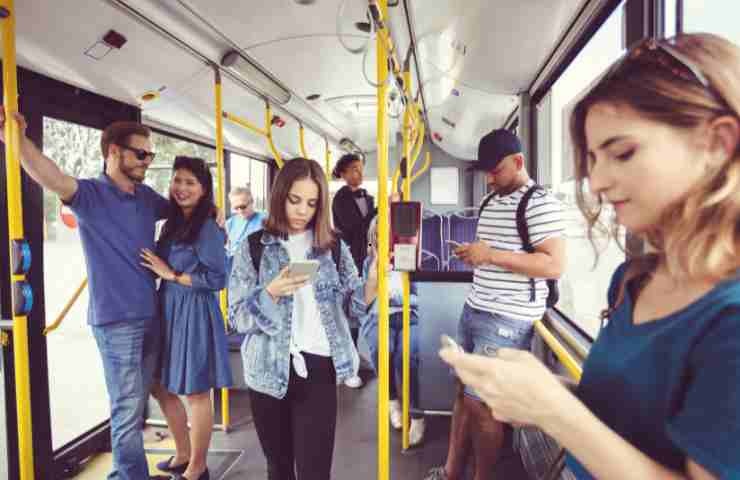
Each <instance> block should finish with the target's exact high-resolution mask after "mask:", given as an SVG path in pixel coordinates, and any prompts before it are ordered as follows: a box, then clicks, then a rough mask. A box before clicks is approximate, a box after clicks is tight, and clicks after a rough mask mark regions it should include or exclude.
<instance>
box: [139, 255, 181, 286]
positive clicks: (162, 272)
mask: <svg viewBox="0 0 740 480" xmlns="http://www.w3.org/2000/svg"><path fill="white" fill-rule="evenodd" d="M141 258H142V259H143V260H144V261H143V262H141V264H142V265H143V266H145V267H146V268H148V269H149V270H151V271H152V272H154V273H156V274H157V275H158V276H159V277H161V278H163V279H165V280H171V279H172V278H174V276H175V272H173V271H172V269H171V268H170V266H169V265H167V263H166V262H165V261H164V260H162V259H161V258H159V257H158V256H157V255H155V254H154V252H152V251H151V250H149V249H148V248H143V249H142V250H141Z"/></svg>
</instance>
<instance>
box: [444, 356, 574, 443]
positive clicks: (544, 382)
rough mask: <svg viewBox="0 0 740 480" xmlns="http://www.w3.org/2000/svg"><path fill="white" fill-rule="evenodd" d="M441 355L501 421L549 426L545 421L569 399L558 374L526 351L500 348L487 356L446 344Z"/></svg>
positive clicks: (552, 416) (542, 426) (553, 416)
mask: <svg viewBox="0 0 740 480" xmlns="http://www.w3.org/2000/svg"><path fill="white" fill-rule="evenodd" d="M439 355H440V356H441V357H442V359H443V360H444V361H445V362H447V363H448V364H450V365H451V366H452V367H453V368H454V369H455V371H456V372H457V375H458V376H459V377H460V380H461V381H462V382H463V383H464V384H466V385H468V386H470V387H472V388H474V389H475V391H476V392H477V393H478V395H479V396H480V397H481V398H482V399H483V401H485V402H486V404H487V405H488V407H489V408H490V409H491V413H492V414H493V416H494V418H496V419H497V420H499V421H502V422H507V423H512V422H513V423H517V424H526V425H531V424H534V425H538V426H540V427H541V428H543V429H545V430H546V428H545V427H544V425H545V424H546V423H547V422H549V421H551V420H552V419H554V418H555V417H556V416H557V414H558V412H559V411H560V410H559V409H560V408H562V407H563V405H564V404H565V403H566V402H564V401H563V399H564V397H563V395H569V393H568V392H567V390H566V389H565V387H563V385H562V384H561V383H560V382H559V381H558V380H557V378H556V377H555V375H553V374H552V373H550V371H549V370H548V369H547V367H545V366H544V365H543V364H542V362H540V361H539V360H537V358H535V357H534V355H532V354H531V353H529V352H526V351H522V350H515V349H511V348H501V349H499V350H498V351H497V355H496V356H495V357H484V356H481V355H473V354H468V353H462V352H457V351H454V350H453V349H451V348H443V349H442V350H440V352H439Z"/></svg>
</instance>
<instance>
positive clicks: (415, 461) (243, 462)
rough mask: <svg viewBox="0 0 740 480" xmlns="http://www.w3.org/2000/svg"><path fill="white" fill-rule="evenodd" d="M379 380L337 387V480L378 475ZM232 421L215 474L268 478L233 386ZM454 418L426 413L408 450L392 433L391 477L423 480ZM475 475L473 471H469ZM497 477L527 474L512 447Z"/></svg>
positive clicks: (163, 447) (92, 472) (215, 445)
mask: <svg viewBox="0 0 740 480" xmlns="http://www.w3.org/2000/svg"><path fill="white" fill-rule="evenodd" d="M376 386H377V382H376V381H375V379H374V378H372V379H368V381H367V383H366V385H365V387H363V388H362V389H359V390H352V389H349V388H346V387H340V388H339V389H338V398H339V415H338V419H337V433H336V441H335V449H334V463H333V468H332V478H334V479H337V480H345V479H352V480H375V479H376V478H377V470H376V464H377V430H376V429H377V427H376V424H377V420H376V415H375V412H376V404H377V401H376V398H377V397H376V395H377V388H376ZM231 416H232V423H233V424H235V425H236V427H235V428H233V430H231V431H230V432H229V433H224V432H222V431H215V432H214V435H213V440H212V442H211V453H210V454H209V457H208V464H209V469H210V471H211V474H212V475H211V478H212V479H215V480H217V479H224V480H228V479H265V478H267V473H266V467H265V461H264V457H263V456H262V451H261V449H260V445H259V440H258V439H257V433H256V432H255V430H254V425H253V424H252V422H251V415H250V409H249V400H248V397H247V394H246V392H244V391H232V394H231ZM449 427H450V417H445V416H432V417H427V429H426V435H425V441H424V443H423V444H422V445H421V446H420V447H417V448H414V449H412V450H410V451H408V452H406V453H402V452H401V436H400V434H399V433H398V432H392V433H391V462H390V478H392V479H394V480H395V479H403V480H421V479H422V478H423V477H424V474H425V473H426V472H427V471H428V470H429V469H430V468H432V467H434V466H437V465H439V464H441V463H442V462H443V461H444V459H445V457H446V455H447V442H448V434H449ZM163 434H166V431H165V430H164V429H158V428H153V427H150V428H148V429H147V432H146V439H147V451H148V452H149V454H148V457H149V461H150V465H152V470H151V471H152V473H154V472H156V469H155V468H154V467H153V466H154V464H156V463H157V462H159V461H161V460H164V459H167V458H169V456H170V455H171V454H172V451H173V450H172V449H173V443H172V439H171V438H164V439H159V438H158V436H162V435H163ZM110 461H111V457H110V454H106V455H99V456H98V457H96V458H94V459H92V460H91V461H90V462H88V464H87V465H85V466H84V468H83V470H82V471H81V472H80V473H79V474H78V475H77V476H76V477H74V478H75V479H78V480H88V479H90V480H92V479H95V480H99V479H101V478H105V475H106V474H107V472H108V469H109V468H110ZM471 478H472V476H471ZM494 478H501V479H504V478H505V479H525V478H527V477H526V474H525V473H524V470H523V468H522V465H521V461H520V460H519V456H518V455H517V454H515V453H514V452H513V451H511V450H510V449H507V450H506V451H505V452H503V454H502V456H501V461H500V462H499V464H498V465H497V467H496V471H495V475H494Z"/></svg>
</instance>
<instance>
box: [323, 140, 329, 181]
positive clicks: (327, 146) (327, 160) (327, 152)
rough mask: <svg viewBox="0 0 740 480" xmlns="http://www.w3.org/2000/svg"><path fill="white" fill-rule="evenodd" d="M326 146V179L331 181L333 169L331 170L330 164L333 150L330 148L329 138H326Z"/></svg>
mask: <svg viewBox="0 0 740 480" xmlns="http://www.w3.org/2000/svg"><path fill="white" fill-rule="evenodd" d="M324 148H325V149H326V155H325V156H324V170H326V181H327V182H330V181H331V171H330V170H329V164H330V161H331V150H329V140H327V139H326V138H325V139H324Z"/></svg>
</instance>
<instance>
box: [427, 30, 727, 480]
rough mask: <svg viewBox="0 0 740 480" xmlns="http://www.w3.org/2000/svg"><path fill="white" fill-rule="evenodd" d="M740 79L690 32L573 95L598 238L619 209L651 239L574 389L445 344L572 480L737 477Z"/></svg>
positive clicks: (718, 42)
mask: <svg viewBox="0 0 740 480" xmlns="http://www.w3.org/2000/svg"><path fill="white" fill-rule="evenodd" d="M739 88H740V48H738V47H737V46H735V45H734V44H732V43H730V42H728V41H726V40H724V39H722V38H720V37H717V36H714V35H709V34H691V35H681V36H679V37H677V38H674V39H671V40H663V41H660V42H656V41H654V40H649V41H645V42H642V43H641V44H639V45H637V46H636V47H634V48H633V49H631V50H630V52H628V53H627V55H625V57H624V58H623V59H621V60H620V61H618V62H617V63H616V64H615V65H614V66H612V67H611V68H610V69H609V70H608V71H607V72H606V74H605V75H604V76H602V77H601V79H600V80H599V81H598V82H597V83H596V85H595V86H594V87H593V88H592V89H591V91H590V92H588V93H587V94H586V95H585V96H584V97H583V98H582V99H581V100H580V101H579V102H578V103H577V104H576V105H575V107H574V110H573V114H572V118H571V137H572V140H573V145H574V152H575V157H576V180H577V188H576V196H577V199H578V203H579V207H580V208H581V210H582V211H583V212H584V215H585V216H586V218H587V220H588V222H589V225H590V228H589V236H590V235H591V229H592V227H593V226H594V224H595V223H596V222H597V221H598V220H599V216H600V215H599V214H600V213H601V210H602V206H603V203H610V204H611V205H612V206H613V208H614V211H615V213H616V222H617V224H619V225H621V226H624V227H625V228H626V229H627V230H629V231H630V232H631V233H632V234H634V235H636V236H639V237H641V238H643V239H644V240H645V241H646V242H647V243H649V245H650V247H651V248H649V249H648V251H649V252H650V253H648V254H639V253H638V254H636V255H633V256H632V258H631V260H630V261H629V262H627V263H626V264H624V265H622V266H621V267H620V268H619V269H618V270H617V271H616V272H615V274H614V276H613V278H612V283H611V287H610V289H609V292H608V301H609V308H608V309H607V310H606V311H605V312H604V315H603V317H604V319H605V320H608V323H607V324H606V326H605V327H604V328H603V329H602V331H601V332H600V334H599V336H598V338H597V339H596V342H595V343H594V345H593V346H592V348H591V351H590V353H589V357H588V359H587V360H586V362H585V364H584V368H583V375H582V378H581V382H580V384H579V386H578V388H577V391H576V392H575V395H574V394H572V393H571V392H570V391H569V390H568V389H567V388H565V387H564V386H563V385H562V384H561V383H560V382H559V381H558V379H557V377H556V376H555V375H553V374H552V373H551V372H550V371H549V370H548V369H547V368H546V367H545V366H544V365H543V364H542V363H540V362H539V361H538V360H537V359H536V358H535V357H534V356H532V355H531V354H530V353H528V352H518V351H512V350H506V349H502V350H499V353H498V356H497V357H496V358H483V357H477V356H474V355H468V354H461V353H456V352H453V351H451V350H450V349H444V350H443V351H442V352H441V355H442V357H443V358H444V359H445V360H446V361H447V362H448V363H450V364H451V365H453V366H454V367H455V369H456V370H457V372H458V374H459V375H460V377H461V378H462V380H463V381H464V382H465V383H467V384H469V385H471V386H472V387H474V388H475V389H476V390H477V391H478V392H481V396H482V397H483V398H484V400H485V401H486V403H487V404H488V405H489V407H490V408H491V411H492V412H493V415H494V416H495V417H496V418H498V419H500V420H502V421H508V422H513V423H521V424H533V425H537V426H538V427H540V428H541V429H543V430H544V431H545V432H546V433H548V434H550V435H551V436H552V437H554V438H555V440H557V441H558V442H559V443H560V444H561V445H562V446H563V447H565V448H566V449H567V450H568V452H569V455H568V458H567V463H568V465H569V467H570V468H571V470H572V471H573V473H575V474H576V476H577V477H578V478H599V479H602V478H607V479H608V478H618V479H622V478H630V479H632V478H636V479H643V478H644V479H655V478H676V479H678V478H690V479H716V478H723V479H724V478H740V450H738V448H739V446H740V276H739V274H740V201H739V199H740V148H738V145H739V144H740V116H739V115H738V112H740V89H739ZM650 182H652V184H651V183H650ZM586 183H588V187H586V186H585V184H586ZM586 188H590V190H591V195H593V197H596V198H595V199H596V200H597V201H594V198H588V199H587V195H588V194H587V192H586ZM614 227H615V228H613V229H612V234H615V233H617V232H616V227H617V225H614ZM543 261H547V259H544V258H543Z"/></svg>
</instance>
